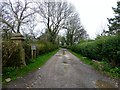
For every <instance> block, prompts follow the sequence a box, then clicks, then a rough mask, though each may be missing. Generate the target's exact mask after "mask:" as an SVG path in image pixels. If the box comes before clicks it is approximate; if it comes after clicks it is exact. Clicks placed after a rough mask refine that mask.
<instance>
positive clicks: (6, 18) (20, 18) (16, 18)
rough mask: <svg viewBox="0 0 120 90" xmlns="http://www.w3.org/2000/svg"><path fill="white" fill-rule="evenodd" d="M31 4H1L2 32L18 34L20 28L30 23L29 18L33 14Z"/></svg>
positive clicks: (0, 20)
mask: <svg viewBox="0 0 120 90" xmlns="http://www.w3.org/2000/svg"><path fill="white" fill-rule="evenodd" d="M30 4H31V2H27V0H24V2H22V1H19V0H17V1H15V2H11V1H10V0H9V2H2V6H1V8H0V9H1V12H0V18H1V19H0V22H1V23H2V30H3V31H5V30H6V31H11V32H13V33H20V30H21V26H22V25H24V24H26V23H28V22H30V21H31V19H30V18H31V17H32V15H33V14H35V12H34V11H33V10H32V8H31V7H30V6H31V5H30Z"/></svg>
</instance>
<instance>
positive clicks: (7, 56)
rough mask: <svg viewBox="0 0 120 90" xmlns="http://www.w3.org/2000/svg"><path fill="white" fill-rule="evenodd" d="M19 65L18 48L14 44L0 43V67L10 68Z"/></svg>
mask: <svg viewBox="0 0 120 90" xmlns="http://www.w3.org/2000/svg"><path fill="white" fill-rule="evenodd" d="M19 65H20V48H19V47H18V46H16V44H15V43H14V42H11V41H5V42H2V66H3V67H11V66H19Z"/></svg>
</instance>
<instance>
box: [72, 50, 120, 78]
mask: <svg viewBox="0 0 120 90" xmlns="http://www.w3.org/2000/svg"><path fill="white" fill-rule="evenodd" d="M70 52H71V53H72V54H74V55H75V56H76V57H78V58H79V59H80V60H81V61H83V62H84V63H85V64H88V65H91V66H92V67H94V68H95V69H96V70H98V71H100V72H103V73H104V74H106V75H108V76H110V77H113V78H120V67H115V68H112V67H111V66H110V64H109V63H107V62H106V61H100V62H97V61H94V60H91V59H89V58H87V57H83V56H82V55H80V54H78V53H75V52H73V51H70Z"/></svg>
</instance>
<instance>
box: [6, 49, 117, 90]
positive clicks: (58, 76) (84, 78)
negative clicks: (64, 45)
mask: <svg viewBox="0 0 120 90" xmlns="http://www.w3.org/2000/svg"><path fill="white" fill-rule="evenodd" d="M6 87H7V88H116V87H117V82H116V81H115V80H114V79H110V78H109V77H107V76H105V75H103V74H101V73H99V72H98V71H96V70H95V69H93V68H92V67H91V66H89V65H86V64H84V63H83V62H81V61H80V60H79V59H78V58H77V57H75V56H74V55H72V54H71V53H70V52H68V51H66V52H65V55H63V50H62V49H61V50H59V51H58V53H56V54H55V55H54V56H53V57H52V58H51V59H50V60H48V62H47V63H46V64H45V65H44V66H43V67H41V68H39V69H38V70H36V71H35V72H32V73H29V74H28V75H26V76H24V77H21V78H19V79H17V80H16V81H12V82H10V84H9V85H8V86H6Z"/></svg>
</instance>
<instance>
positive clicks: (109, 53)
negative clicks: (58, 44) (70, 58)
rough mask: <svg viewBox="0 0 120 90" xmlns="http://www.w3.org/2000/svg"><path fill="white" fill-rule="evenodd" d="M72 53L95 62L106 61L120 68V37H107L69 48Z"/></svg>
mask: <svg viewBox="0 0 120 90" xmlns="http://www.w3.org/2000/svg"><path fill="white" fill-rule="evenodd" d="M69 49H71V50H72V51H74V52H76V53H79V54H81V55H83V56H86V57H88V58H90V59H94V60H99V61H101V60H106V61H108V62H109V63H110V64H111V65H112V66H120V36H119V35H116V36H105V37H101V38H99V39H96V40H94V41H89V42H84V43H80V44H77V45H74V46H71V47H69Z"/></svg>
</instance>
